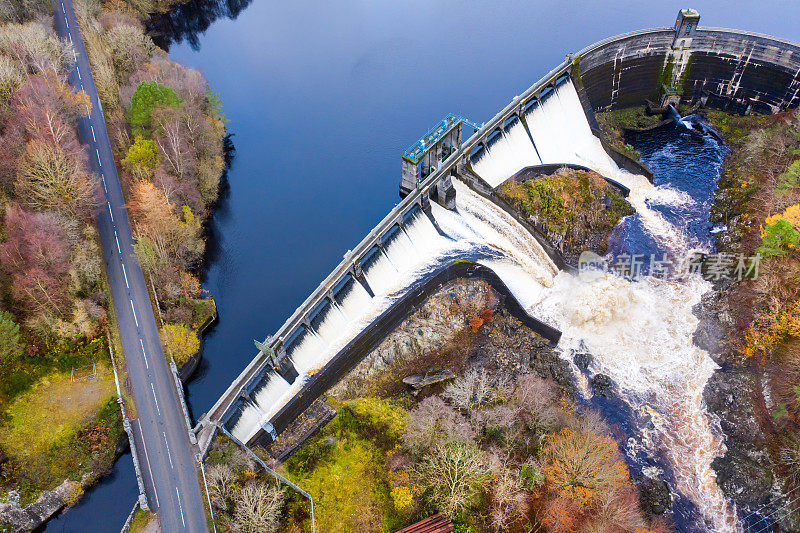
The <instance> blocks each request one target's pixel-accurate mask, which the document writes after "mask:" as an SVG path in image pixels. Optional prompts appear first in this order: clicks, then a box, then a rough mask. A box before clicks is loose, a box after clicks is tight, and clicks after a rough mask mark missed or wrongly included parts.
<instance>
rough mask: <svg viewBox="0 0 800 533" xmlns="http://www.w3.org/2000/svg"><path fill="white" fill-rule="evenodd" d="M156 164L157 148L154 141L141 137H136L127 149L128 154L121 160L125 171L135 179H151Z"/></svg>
mask: <svg viewBox="0 0 800 533" xmlns="http://www.w3.org/2000/svg"><path fill="white" fill-rule="evenodd" d="M158 163H159V161H158V148H157V147H156V143H155V141H151V140H149V139H145V138H144V137H142V136H141V135H137V136H136V138H135V140H134V141H133V144H132V145H131V147H130V148H128V154H127V155H126V156H125V159H123V160H122V164H123V165H124V166H125V169H126V170H127V171H128V172H130V173H131V174H133V176H134V177H135V178H137V179H143V178H148V179H151V178H152V177H153V172H154V171H155V169H156V168H157V167H158Z"/></svg>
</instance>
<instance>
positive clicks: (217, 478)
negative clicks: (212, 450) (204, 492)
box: [208, 464, 236, 511]
mask: <svg viewBox="0 0 800 533" xmlns="http://www.w3.org/2000/svg"><path fill="white" fill-rule="evenodd" d="M235 481H236V475H235V474H234V473H233V469H232V468H231V467H230V466H228V465H227V464H219V465H214V466H212V467H211V468H209V469H208V496H209V497H210V498H211V505H213V506H214V507H216V508H217V509H221V510H223V511H227V510H228V506H229V505H230V500H231V498H232V497H233V495H234V492H235V490H234V486H233V484H234V482H235Z"/></svg>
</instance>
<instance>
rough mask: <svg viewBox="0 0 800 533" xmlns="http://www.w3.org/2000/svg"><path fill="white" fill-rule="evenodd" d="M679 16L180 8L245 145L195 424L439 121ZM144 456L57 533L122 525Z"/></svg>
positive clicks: (187, 38) (496, 104)
mask: <svg viewBox="0 0 800 533" xmlns="http://www.w3.org/2000/svg"><path fill="white" fill-rule="evenodd" d="M678 7H680V6H675V5H658V6H653V5H649V4H646V3H640V2H630V1H627V0H625V1H623V0H615V1H611V2H604V3H595V2H588V1H583V2H572V3H570V4H568V5H566V4H563V5H558V7H557V8H556V6H555V4H553V3H552V2H543V1H533V2H522V1H519V0H517V1H496V2H485V1H483V2H472V3H470V4H469V5H465V4H464V3H462V2H456V1H453V0H446V1H418V0H415V1H411V2H402V3H367V2H351V1H343V2H335V3H321V2H315V3H312V2H308V1H305V0H302V1H299V2H286V3H274V2H264V1H258V2H254V3H250V2H249V0H228V1H227V2H222V1H219V2H217V1H210V0H203V1H192V2H189V3H188V4H187V5H186V6H184V7H182V8H180V9H179V10H177V11H175V12H173V14H172V16H171V18H170V19H168V21H169V24H165V23H163V22H162V23H161V24H159V25H158V28H160V29H161V30H162V31H164V37H165V39H166V40H167V41H174V42H172V44H171V46H170V55H171V56H172V57H173V58H174V59H176V60H178V61H181V62H183V63H185V64H187V65H189V66H192V67H196V68H199V69H200V70H201V71H202V72H203V73H204V74H205V76H206V77H207V78H208V80H209V82H210V84H211V86H212V87H213V89H214V90H215V91H219V93H220V94H221V96H222V99H223V100H224V102H225V112H226V115H227V116H228V118H229V119H230V123H229V125H228V127H229V131H230V132H231V133H232V134H233V142H234V144H235V146H236V155H235V158H234V160H233V166H232V168H231V170H230V172H229V173H228V181H229V188H228V189H227V190H226V192H225V194H224V195H223V197H222V201H221V203H220V207H219V209H218V210H217V212H216V213H215V216H214V219H213V221H212V225H211V226H212V227H211V229H212V233H213V239H212V241H211V250H210V254H209V266H208V271H207V274H206V276H205V279H204V287H205V288H206V289H207V290H208V291H209V292H210V293H211V294H212V295H213V296H214V297H215V298H216V301H217V304H218V308H219V312H220V317H221V319H220V322H219V324H218V325H217V326H216V327H215V328H214V329H213V330H212V332H211V333H210V334H209V335H208V336H207V337H206V341H205V358H204V362H203V365H202V366H201V368H200V369H199V371H198V373H197V374H196V376H195V377H194V378H193V380H192V382H191V383H190V384H189V386H188V401H189V403H190V406H191V409H192V411H193V414H194V416H195V417H196V416H199V415H200V414H202V413H203V412H204V411H205V410H206V409H208V408H209V407H210V406H211V404H212V403H213V402H214V401H215V400H216V399H217V397H218V396H219V395H220V394H221V393H222V392H223V391H224V390H225V388H226V387H227V386H228V384H229V383H230V382H231V380H232V379H233V378H235V377H236V375H237V374H238V373H239V372H240V371H241V369H242V368H244V366H245V365H246V364H247V362H248V361H249V360H250V359H251V358H252V356H253V355H254V354H255V348H254V346H253V343H252V339H254V338H258V339H263V338H264V336H265V335H267V334H269V333H272V332H274V331H275V330H277V328H278V327H279V326H280V324H281V323H282V322H283V321H284V320H285V319H286V318H287V317H288V316H289V315H290V314H291V313H292V311H293V310H294V308H295V306H296V305H297V304H299V303H300V302H302V301H303V300H304V299H305V297H306V296H307V295H308V293H309V292H310V291H311V290H312V289H313V288H314V287H315V286H316V285H317V284H318V283H319V281H320V280H321V279H323V278H324V277H325V276H326V275H327V274H328V273H329V272H330V270H331V268H332V267H333V266H334V265H335V264H336V263H338V261H339V260H340V258H341V256H342V254H343V253H344V252H345V251H346V250H347V249H348V248H351V247H352V246H354V245H355V244H356V243H357V242H358V241H359V240H360V239H361V238H362V237H363V236H364V235H365V234H366V233H367V232H368V231H369V230H370V229H371V228H372V227H373V226H374V224H375V223H376V222H378V221H379V220H380V219H381V218H382V217H383V216H384V215H385V214H386V212H387V211H388V210H389V209H390V208H391V207H392V206H393V205H394V204H395V203H396V202H397V201H398V196H397V183H398V179H399V176H400V155H401V153H402V152H403V151H404V150H405V149H406V148H407V147H408V146H409V145H410V144H412V143H413V142H414V141H415V140H416V139H417V138H418V137H419V136H420V135H421V134H422V133H424V132H425V131H426V130H427V129H428V128H429V127H430V126H431V125H433V124H434V123H435V122H437V121H438V120H439V119H441V118H442V117H443V116H444V115H445V114H447V113H448V112H459V113H463V114H465V115H466V116H467V117H469V118H470V119H472V120H474V121H477V122H482V121H484V120H486V119H488V118H489V117H491V116H492V115H494V113H495V112H496V111H497V110H498V109H500V108H501V107H502V106H503V105H505V103H507V102H508V101H509V100H510V99H511V98H512V97H513V96H514V95H516V94H519V93H520V92H521V91H523V90H524V89H526V88H527V87H528V86H529V85H530V84H531V83H532V82H533V81H534V80H536V79H538V78H539V77H540V76H541V75H542V74H544V73H545V72H547V71H549V70H550V69H551V68H552V67H553V66H554V65H556V64H558V63H559V62H560V61H561V60H562V59H563V57H564V54H565V53H567V52H569V51H574V50H578V49H580V48H582V47H584V46H585V45H588V44H590V43H592V42H594V41H597V40H600V39H602V38H605V37H608V36H611V35H614V34H618V33H623V32H626V31H630V30H632V29H638V28H644V27H652V26H668V25H670V24H671V23H672V21H673V20H674V17H675V13H676V12H677V9H678ZM692 7H695V8H697V9H699V10H700V12H701V14H702V15H703V19H702V23H703V24H704V25H713V26H723V27H738V28H744V29H749V30H753V31H760V32H764V33H769V34H773V35H777V36H779V37H786V38H796V35H795V34H796V21H797V20H798V17H800V6H798V5H789V4H788V3H786V2H782V1H780V0H771V1H765V2H761V3H760V4H759V9H756V10H753V9H746V10H744V9H742V10H739V9H731V6H730V3H729V2H725V1H722V0H715V1H700V2H695V4H694V5H693V6H692ZM163 20H164V19H162V21H163ZM653 152H655V150H653ZM648 153H649V152H648ZM129 457H130V456H129V455H125V456H123V457H122V459H121V460H120V461H118V463H117V465H116V467H115V468H116V473H115V475H114V476H113V477H111V478H109V479H108V480H107V481H106V482H104V483H101V484H100V485H98V486H97V487H96V488H95V489H94V490H92V491H90V493H89V496H88V497H87V498H85V499H84V500H83V501H82V502H81V504H79V505H78V506H77V507H76V508H75V509H73V510H71V511H69V512H68V513H65V514H64V515H61V516H60V517H58V518H56V519H54V520H52V521H51V522H49V523H48V525H47V528H46V529H47V531H82V532H94V531H98V532H100V531H118V530H119V528H120V527H121V525H122V523H123V522H124V521H125V518H126V517H127V515H128V512H129V510H130V507H131V506H132V505H133V502H134V499H135V495H136V487H135V482H134V481H133V468H132V465H131V462H130V459H129Z"/></svg>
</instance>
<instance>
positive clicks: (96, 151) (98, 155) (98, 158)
mask: <svg viewBox="0 0 800 533" xmlns="http://www.w3.org/2000/svg"><path fill="white" fill-rule="evenodd" d="M94 151H95V153H97V162H98V163H100V166H101V167H102V166H103V162H102V161H100V150H98V149H97V148H95V149H94Z"/></svg>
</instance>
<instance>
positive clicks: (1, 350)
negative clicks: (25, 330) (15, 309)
mask: <svg viewBox="0 0 800 533" xmlns="http://www.w3.org/2000/svg"><path fill="white" fill-rule="evenodd" d="M21 355H22V342H21V340H20V334H19V325H18V324H17V323H16V322H14V317H13V315H11V313H6V312H5V311H0V363H6V362H8V361H10V360H12V359H16V358H18V357H20V356H21Z"/></svg>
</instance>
